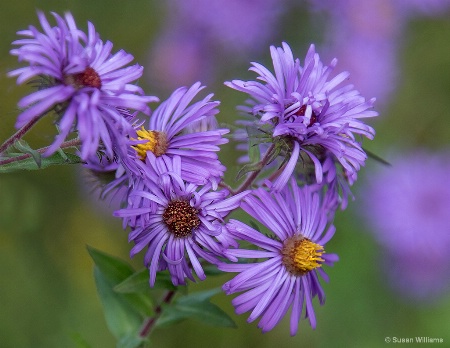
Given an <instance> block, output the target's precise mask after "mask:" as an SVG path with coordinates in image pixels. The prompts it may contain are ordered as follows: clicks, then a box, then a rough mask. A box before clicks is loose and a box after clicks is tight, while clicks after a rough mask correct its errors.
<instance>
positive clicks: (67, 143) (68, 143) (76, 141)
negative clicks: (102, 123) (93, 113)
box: [0, 138, 81, 166]
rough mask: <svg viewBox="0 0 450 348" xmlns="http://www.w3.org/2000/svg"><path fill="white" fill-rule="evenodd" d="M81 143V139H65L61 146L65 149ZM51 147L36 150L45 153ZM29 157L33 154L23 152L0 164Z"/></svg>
mask: <svg viewBox="0 0 450 348" xmlns="http://www.w3.org/2000/svg"><path fill="white" fill-rule="evenodd" d="M80 144H81V142H80V139H78V138H76V139H72V140H69V141H65V142H64V143H62V144H61V146H60V147H59V148H60V149H65V148H68V147H74V146H78V145H80ZM49 147H50V146H46V147H43V148H41V149H38V150H36V151H37V152H39V153H44V152H45V151H47V149H48V148H49ZM29 157H31V155H30V154H29V153H26V154H23V155H20V156H15V157H11V158H7V159H5V160H3V161H0V166H2V165H4V164H8V163H12V162H17V161H22V160H24V159H27V158H29Z"/></svg>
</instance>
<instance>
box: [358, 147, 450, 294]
mask: <svg viewBox="0 0 450 348" xmlns="http://www.w3.org/2000/svg"><path fill="white" fill-rule="evenodd" d="M390 162H391V163H392V167H385V168H384V169H383V170H381V171H380V172H379V173H378V175H377V176H373V175H372V176H371V177H370V181H369V182H368V185H367V187H366V188H365V190H364V191H363V192H362V194H360V197H361V200H362V201H363V209H362V210H361V214H362V215H363V216H364V217H366V218H367V220H368V223H369V224H370V228H371V229H370V231H371V232H372V233H373V235H374V237H375V239H376V240H377V241H378V242H379V244H380V245H381V247H382V253H383V254H384V255H385V256H386V258H385V260H384V266H385V269H386V272H387V274H388V277H389V278H390V280H391V281H392V282H391V284H392V285H393V286H394V287H395V288H397V289H398V290H399V291H401V293H402V294H403V295H405V296H406V297H412V298H414V299H421V300H429V299H432V298H433V297H435V296H438V295H440V294H442V293H443V292H444V291H446V290H450V287H449V286H450V254H449V250H450V185H448V176H449V173H450V152H442V153H427V152H425V151H424V150H417V151H415V152H410V153H409V154H401V155H400V154H397V155H395V156H393V157H392V158H391V159H390Z"/></svg>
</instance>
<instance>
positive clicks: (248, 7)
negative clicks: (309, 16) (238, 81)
mask: <svg viewBox="0 0 450 348" xmlns="http://www.w3.org/2000/svg"><path fill="white" fill-rule="evenodd" d="M165 3H166V6H167V22H166V25H165V27H164V28H162V32H161V38H162V39H159V40H158V41H156V43H155V45H154V47H152V49H151V53H150V66H152V67H153V69H151V70H149V72H150V75H148V78H149V80H150V81H155V80H156V81H159V82H160V83H162V84H163V85H164V86H165V87H166V88H169V89H173V88H175V87H178V86H179V85H185V84H192V83H193V82H195V81H198V80H201V81H203V82H207V83H211V82H212V81H213V80H214V79H213V75H214V73H215V71H214V69H213V68H212V67H213V66H217V65H218V64H217V61H221V62H222V63H223V64H228V65H229V64H233V61H236V58H237V57H246V56H247V55H248V54H249V53H251V52H253V53H254V52H255V51H258V50H260V49H262V47H264V46H265V45H268V44H269V41H270V38H272V37H273V36H274V34H275V33H276V32H277V29H278V23H279V20H280V17H281V15H282V14H283V13H284V11H285V10H286V7H285V6H284V5H283V4H284V3H285V1H284V0H281V1H279V0H263V1H256V0H194V1H182V0H169V1H166V2H165ZM225 52H226V54H227V56H233V57H234V59H233V60H228V61H225V60H224V59H223V58H222V57H223V53H225ZM168 77H171V78H168Z"/></svg>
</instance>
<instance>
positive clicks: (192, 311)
mask: <svg viewBox="0 0 450 348" xmlns="http://www.w3.org/2000/svg"><path fill="white" fill-rule="evenodd" d="M175 308H176V309H177V310H178V311H181V312H184V313H187V314H189V317H191V318H194V319H196V320H198V321H200V322H202V323H204V324H208V325H211V326H221V327H236V324H235V322H234V321H233V319H231V317H230V316H229V315H228V314H227V313H225V312H224V311H223V310H222V309H220V308H219V307H218V306H216V305H215V304H213V303H211V302H200V303H196V304H192V305H178V304H177V305H176V306H175Z"/></svg>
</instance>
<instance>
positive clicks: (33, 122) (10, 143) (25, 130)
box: [0, 116, 41, 154]
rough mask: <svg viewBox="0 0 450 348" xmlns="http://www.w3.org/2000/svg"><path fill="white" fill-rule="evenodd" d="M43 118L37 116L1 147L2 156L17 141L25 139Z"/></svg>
mask: <svg viewBox="0 0 450 348" xmlns="http://www.w3.org/2000/svg"><path fill="white" fill-rule="evenodd" d="M40 118H41V116H36V117H34V118H32V119H31V120H30V122H28V123H27V124H26V125H24V126H23V127H22V128H20V129H19V130H18V131H17V132H16V133H14V134H13V135H12V136H11V137H10V138H9V139H7V140H6V141H5V142H4V143H3V144H2V145H1V146H0V154H1V153H2V152H4V151H5V150H7V149H8V148H10V147H11V146H12V145H13V144H14V143H15V142H16V141H17V140H20V139H22V138H23V136H24V135H25V134H26V133H27V132H28V131H29V130H30V129H31V128H32V127H33V126H34V125H35V124H36V123H37V121H39V119H40Z"/></svg>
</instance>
